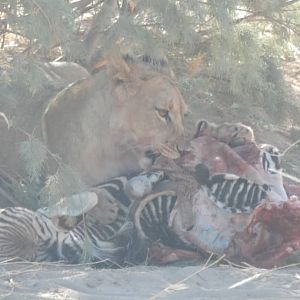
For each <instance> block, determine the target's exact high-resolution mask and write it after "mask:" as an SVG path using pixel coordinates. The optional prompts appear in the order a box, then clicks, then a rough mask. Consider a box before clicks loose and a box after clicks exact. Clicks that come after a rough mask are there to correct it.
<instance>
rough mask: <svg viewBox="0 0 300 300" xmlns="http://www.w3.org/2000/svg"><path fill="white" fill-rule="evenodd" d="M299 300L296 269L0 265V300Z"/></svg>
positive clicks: (298, 273)
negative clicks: (96, 267) (114, 268)
mask: <svg viewBox="0 0 300 300" xmlns="http://www.w3.org/2000/svg"><path fill="white" fill-rule="evenodd" d="M242 298H245V299H299V298H300V268H299V267H298V268H297V267H295V266H294V267H288V268H284V269H278V270H271V271H270V270H262V269H254V268H243V269H240V268H236V267H232V266H229V265H220V266H217V267H214V266H213V267H210V268H207V267H206V266H204V265H199V266H189V267H171V266H169V267H146V266H139V267H131V268H125V269H118V270H109V269H98V270H97V269H92V268H90V267H88V266H71V267H70V266H63V265H50V264H49V265H41V264H36V265H33V264H9V265H4V264H1V267H0V299H80V300H85V299H86V300H88V299H101V300H106V299H107V300H114V299H124V300H125V299H128V300H129V299H130V300H134V299H145V300H146V299H149V300H150V299H151V300H152V299H203V300H205V299H231V300H235V299H239V300H240V299H242Z"/></svg>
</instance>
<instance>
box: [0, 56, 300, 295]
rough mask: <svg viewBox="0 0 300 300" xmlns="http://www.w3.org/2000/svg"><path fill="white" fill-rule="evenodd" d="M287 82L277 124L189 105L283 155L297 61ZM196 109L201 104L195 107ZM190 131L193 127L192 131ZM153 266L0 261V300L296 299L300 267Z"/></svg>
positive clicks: (299, 88) (298, 170) (293, 168)
mask: <svg viewBox="0 0 300 300" xmlns="http://www.w3.org/2000/svg"><path fill="white" fill-rule="evenodd" d="M284 71H285V79H286V81H287V83H288V95H289V97H288V99H286V105H285V106H284V109H286V111H285V112H286V113H287V117H286V118H285V119H284V121H280V122H279V121H278V120H277V119H276V116H273V115H271V114H269V113H268V112H267V111H266V110H263V109H262V108H261V107H255V106H252V107H251V108H249V109H248V110H246V111H244V112H243V114H241V112H240V111H238V110H236V109H235V107H234V105H233V106H232V107H228V105H226V104H224V103H222V102H221V101H219V102H218V101H213V102H211V101H207V102H206V101H202V102H201V104H199V103H194V104H193V103H190V106H191V109H192V111H193V112H194V113H193V114H192V116H191V118H190V119H189V121H188V122H187V127H190V128H192V126H193V124H194V122H195V120H196V119H200V118H205V119H208V120H211V121H216V122H222V121H242V122H243V123H245V124H247V125H250V126H251V127H253V129H254V131H255V134H256V139H257V141H258V142H266V143H271V144H274V145H276V146H277V147H279V149H280V150H281V151H283V150H284V149H286V148H287V147H288V146H290V145H291V144H292V143H293V142H295V141H297V139H300V118H299V117H298V116H299V112H300V61H298V62H290V63H287V64H286V65H285V67H284ZM197 105H201V108H200V107H197ZM190 130H191V129H190ZM299 151H300V148H299V146H296V147H294V148H292V149H291V150H290V151H289V152H288V153H287V154H286V155H285V156H284V157H283V166H284V168H286V169H287V171H288V173H289V174H291V175H294V176H298V177H300V161H299V159H298V158H299ZM210 264H211V263H207V264H195V265H193V266H185V267H178V266H167V267H151V266H139V267H131V268H125V269H117V270H109V269H104V270H99V269H93V268H91V267H89V266H78V265H77V266H66V265H59V264H58V265H54V264H48V265H47V264H24V263H18V264H17V263H8V264H5V263H0V299H80V300H85V299H86V300H89V299H101V300H106V299H107V300H113V299H124V300H126V299H128V300H129V299H130V300H133V299H138V300H143V299H145V300H146V299H148V300H150V299H152V300H153V299H203V300H206V299H231V300H235V299H241V298H245V299H272V300H273V299H300V267H299V266H289V267H285V268H282V269H277V270H264V269H256V268H252V267H244V268H238V267H233V266H231V265H217V266H211V267H208V266H210Z"/></svg>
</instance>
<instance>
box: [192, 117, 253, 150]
mask: <svg viewBox="0 0 300 300" xmlns="http://www.w3.org/2000/svg"><path fill="white" fill-rule="evenodd" d="M199 136H210V137H214V138H216V139H218V140H219V141H221V142H224V143H226V144H228V145H229V146H232V147H235V146H241V145H244V144H246V143H251V142H254V133H253V130H252V128H251V127H249V126H246V125H244V124H242V123H226V122H225V123H221V124H215V123H212V122H208V121H206V120H201V121H199V122H198V123H197V132H196V134H195V137H199Z"/></svg>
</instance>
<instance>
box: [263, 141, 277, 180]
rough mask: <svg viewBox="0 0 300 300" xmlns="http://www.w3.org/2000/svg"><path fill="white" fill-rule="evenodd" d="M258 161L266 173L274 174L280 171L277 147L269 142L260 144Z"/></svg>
mask: <svg viewBox="0 0 300 300" xmlns="http://www.w3.org/2000/svg"><path fill="white" fill-rule="evenodd" d="M260 163H261V165H262V167H263V169H264V171H265V172H267V173H268V174H270V175H275V174H278V173H280V172H281V161H280V152H279V150H278V148H277V147H275V146H272V145H269V144H262V145H260Z"/></svg>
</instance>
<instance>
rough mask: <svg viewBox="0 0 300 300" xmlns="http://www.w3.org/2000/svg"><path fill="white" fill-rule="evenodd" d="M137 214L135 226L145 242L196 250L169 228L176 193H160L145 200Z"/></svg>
mask: <svg viewBox="0 0 300 300" xmlns="http://www.w3.org/2000/svg"><path fill="white" fill-rule="evenodd" d="M143 201H144V203H142V204H141V206H139V208H138V209H137V211H136V213H135V225H136V229H137V231H138V233H139V236H140V237H141V238H142V240H144V241H148V242H150V243H151V242H160V243H162V244H164V245H166V246H169V247H173V248H176V249H185V250H187V249H188V250H192V249H193V250H194V248H193V247H192V246H190V245H187V244H186V243H184V242H183V241H182V240H181V239H180V238H179V236H178V235H177V234H176V233H175V232H174V231H173V230H172V228H171V227H170V226H169V220H170V216H171V213H172V211H173V209H174V207H175V204H176V201H177V196H176V195H175V194H174V193H171V194H170V193H168V192H160V193H157V194H153V195H150V196H148V197H147V198H146V199H144V200H143Z"/></svg>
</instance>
